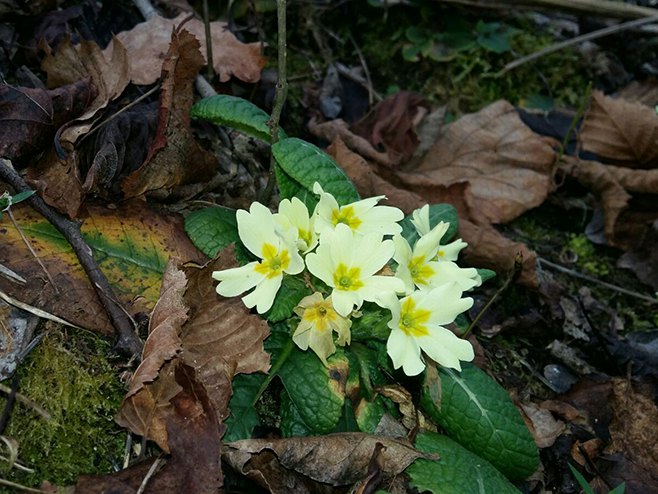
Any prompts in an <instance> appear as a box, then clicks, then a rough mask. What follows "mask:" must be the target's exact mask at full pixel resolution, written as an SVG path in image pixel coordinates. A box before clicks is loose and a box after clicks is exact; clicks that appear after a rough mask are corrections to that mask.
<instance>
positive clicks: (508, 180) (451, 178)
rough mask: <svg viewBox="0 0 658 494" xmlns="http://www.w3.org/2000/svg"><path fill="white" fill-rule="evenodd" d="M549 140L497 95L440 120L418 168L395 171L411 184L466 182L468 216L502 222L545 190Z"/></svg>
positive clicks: (549, 179)
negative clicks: (496, 98)
mask: <svg viewBox="0 0 658 494" xmlns="http://www.w3.org/2000/svg"><path fill="white" fill-rule="evenodd" d="M553 144H554V141H553V140H552V139H549V138H543V137H539V136H537V135H536V134H534V133H533V132H532V131H531V130H530V129H529V128H528V127H526V126H525V124H523V122H522V121H521V119H520V118H519V115H518V114H517V112H516V110H515V109H514V107H513V106H512V105H511V104H509V103H508V102H506V101H497V102H495V103H492V104H491V105H489V106H487V107H486V108H484V109H482V110H480V111H479V112H477V113H474V114H470V115H465V116H463V117H462V118H460V119H459V120H457V121H456V122H454V123H452V124H450V125H448V126H446V128H445V131H444V132H443V134H442V135H441V137H440V138H439V140H438V141H437V142H436V143H435V144H434V145H433V146H432V148H431V149H430V151H429V152H428V153H427V155H425V158H424V159H423V160H422V161H421V163H420V165H419V167H418V169H417V170H415V171H413V172H408V173H399V174H398V176H399V177H400V179H401V180H402V181H403V182H404V183H405V184H407V185H408V186H409V187H410V188H412V189H414V187H417V186H424V187H426V186H429V185H443V186H449V185H453V184H456V183H460V182H468V183H469V184H470V188H469V192H468V195H469V196H470V197H469V198H468V199H467V202H468V203H469V204H472V207H473V215H474V218H473V219H474V221H476V222H477V223H484V222H485V221H486V222H491V223H506V222H508V221H511V220H513V219H514V218H517V217H518V216H519V215H521V214H522V213H524V212H525V211H527V210H529V209H531V208H534V207H536V206H538V205H540V204H541V203H542V202H544V200H545V199H546V197H547V196H548V193H549V192H550V190H551V189H552V187H553V168H554V161H555V152H554V150H553V147H552V146H553ZM480 218H481V220H480Z"/></svg>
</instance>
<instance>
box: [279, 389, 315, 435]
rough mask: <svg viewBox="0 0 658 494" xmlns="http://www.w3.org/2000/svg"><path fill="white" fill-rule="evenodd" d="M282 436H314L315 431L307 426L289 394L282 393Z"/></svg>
mask: <svg viewBox="0 0 658 494" xmlns="http://www.w3.org/2000/svg"><path fill="white" fill-rule="evenodd" d="M279 412H280V415H281V435H282V436H283V437H294V436H312V435H313V431H312V430H311V429H310V428H309V427H308V426H307V425H306V423H305V422H304V419H303V418H302V415H301V414H300V413H299V410H298V409H297V407H296V406H295V404H294V403H293V402H292V399H291V398H290V395H289V394H288V393H281V405H280V407H279Z"/></svg>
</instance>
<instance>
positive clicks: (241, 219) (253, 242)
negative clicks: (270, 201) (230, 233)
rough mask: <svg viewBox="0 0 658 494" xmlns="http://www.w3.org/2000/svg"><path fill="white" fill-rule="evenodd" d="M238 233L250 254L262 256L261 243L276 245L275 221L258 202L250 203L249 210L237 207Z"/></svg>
mask: <svg viewBox="0 0 658 494" xmlns="http://www.w3.org/2000/svg"><path fill="white" fill-rule="evenodd" d="M235 216H236V219H237V222H238V235H239V236H240V240H241V241H242V243H243V244H244V246H245V247H246V248H247V249H249V250H250V251H251V253H252V254H254V255H255V256H257V257H259V258H261V259H262V258H263V244H264V243H270V244H272V245H276V244H277V241H278V238H279V237H278V236H277V235H276V233H275V228H276V223H275V220H274V217H273V215H272V212H271V211H270V210H269V209H267V208H266V207H265V206H263V205H262V204H261V203H259V202H253V203H251V206H250V207H249V212H247V211H245V210H244V209H239V210H238V211H237V213H236V215H235Z"/></svg>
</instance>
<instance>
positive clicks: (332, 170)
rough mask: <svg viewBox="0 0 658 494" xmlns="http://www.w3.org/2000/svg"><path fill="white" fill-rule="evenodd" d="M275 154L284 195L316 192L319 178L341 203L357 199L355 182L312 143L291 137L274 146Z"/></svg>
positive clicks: (305, 194)
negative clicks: (315, 185) (314, 189)
mask: <svg viewBox="0 0 658 494" xmlns="http://www.w3.org/2000/svg"><path fill="white" fill-rule="evenodd" d="M272 154H273V155H274V158H275V159H276V161H277V163H278V165H279V168H280V169H277V170H276V176H277V183H278V184H279V191H280V192H281V196H282V197H283V198H288V199H290V198H292V197H295V196H296V197H299V198H300V199H301V200H302V201H303V202H304V203H306V201H304V197H305V196H307V195H308V194H311V195H313V184H314V183H315V182H319V183H320V185H322V188H323V189H324V190H325V192H329V193H331V194H332V195H333V196H334V197H335V198H336V201H338V204H341V205H342V204H348V203H350V202H354V201H358V200H359V194H358V192H357V191H356V188H355V187H354V184H352V182H351V181H350V179H349V178H348V177H347V175H345V172H344V171H343V170H342V169H341V168H340V167H339V166H338V165H337V164H336V162H335V161H334V160H333V159H332V158H331V157H330V156H329V155H328V154H326V153H324V152H323V151H322V150H321V149H319V148H318V147H317V146H314V145H313V144H311V143H309V142H306V141H303V140H301V139H298V138H296V137H291V138H288V139H282V140H280V141H278V142H277V143H276V144H274V145H273V146H272Z"/></svg>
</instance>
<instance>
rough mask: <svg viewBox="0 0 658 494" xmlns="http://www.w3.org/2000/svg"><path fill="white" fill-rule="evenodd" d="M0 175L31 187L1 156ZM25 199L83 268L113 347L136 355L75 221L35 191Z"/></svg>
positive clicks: (132, 337) (128, 326)
mask: <svg viewBox="0 0 658 494" xmlns="http://www.w3.org/2000/svg"><path fill="white" fill-rule="evenodd" d="M0 179H2V180H4V181H5V182H7V183H9V184H11V186H12V187H13V188H14V189H15V190H16V192H17V193H18V192H25V191H29V190H32V189H30V187H29V186H28V185H27V183H25V180H23V177H21V176H20V175H19V174H18V172H17V171H16V170H14V167H13V166H11V163H10V162H9V161H7V160H4V159H0ZM26 202H27V203H29V204H30V205H31V206H32V207H33V208H34V209H35V211H37V212H38V213H39V214H41V215H42V216H43V217H44V218H46V219H47V220H48V221H49V222H50V223H51V224H52V225H53V226H54V227H55V228H57V230H58V231H59V232H60V233H61V234H62V235H63V236H64V238H65V239H66V240H67V241H68V243H69V244H71V247H72V248H73V251H74V252H75V254H76V256H77V257H78V261H79V262H80V265H81V266H82V268H83V269H84V270H85V273H87V276H88V277H89V280H90V281H91V284H92V286H93V287H94V290H95V291H96V294H97V295H98V298H99V299H100V302H101V304H102V305H103V308H104V309H105V312H106V313H107V315H108V317H109V318H110V321H111V322H112V325H113V326H114V329H115V331H116V333H117V336H118V338H117V343H116V347H117V349H119V350H121V351H122V352H125V353H127V354H129V355H131V356H132V355H140V354H141V352H142V347H143V343H142V341H141V340H140V339H139V336H138V335H137V333H136V331H135V328H134V327H133V325H132V323H131V321H130V318H128V317H127V316H126V314H125V312H124V311H123V310H122V308H121V306H120V304H119V303H118V302H117V301H116V299H115V297H114V295H113V291H112V287H111V286H110V282H109V281H108V280H107V278H106V277H105V275H104V274H103V272H102V271H101V270H100V268H99V267H98V264H97V263H96V261H95V260H94V257H93V255H92V251H91V248H90V247H89V245H87V242H85V240H84V238H82V234H81V233H80V227H79V225H78V224H77V223H75V222H74V221H72V220H70V219H68V218H67V217H65V216H63V215H61V214H60V213H58V212H56V211H55V210H53V209H52V208H51V207H50V206H48V205H47V204H46V203H45V202H44V200H43V199H41V197H39V196H38V195H36V194H34V195H32V196H31V197H29V198H28V199H26Z"/></svg>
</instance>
